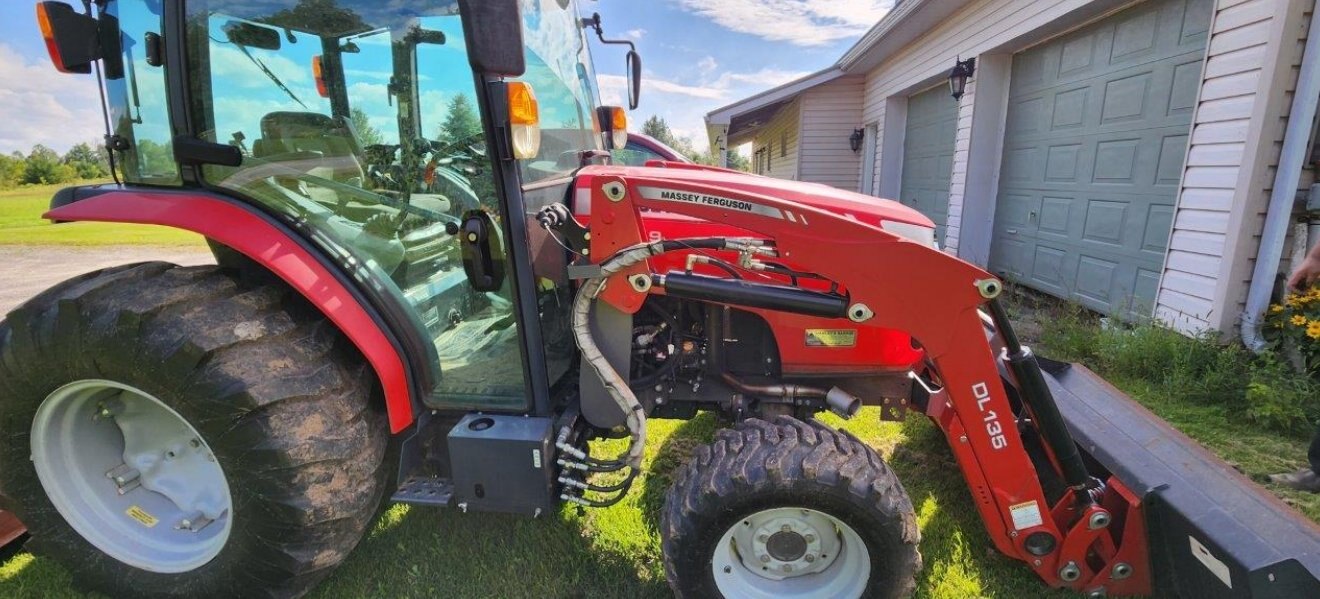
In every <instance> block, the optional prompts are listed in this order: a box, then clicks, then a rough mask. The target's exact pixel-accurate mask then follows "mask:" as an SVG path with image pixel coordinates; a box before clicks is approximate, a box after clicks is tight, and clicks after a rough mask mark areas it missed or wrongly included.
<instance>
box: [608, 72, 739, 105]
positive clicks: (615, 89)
mask: <svg viewBox="0 0 1320 599" xmlns="http://www.w3.org/2000/svg"><path fill="white" fill-rule="evenodd" d="M596 84H597V85H598V86H599V87H600V94H601V98H602V101H603V102H605V103H606V104H614V103H617V102H613V101H612V100H614V99H621V98H623V97H625V95H626V93H627V90H628V78H627V77H625V76H623V75H597V76H596ZM648 93H660V94H673V95H679V96H688V97H690V98H705V99H707V100H718V99H720V98H723V97H724V95H725V94H724V90H722V89H718V88H714V87H702V86H695V85H683V84H681V83H674V82H673V81H665V80H664V79H657V78H655V77H645V76H643V78H642V95H643V96H645V95H646V94H648Z"/></svg>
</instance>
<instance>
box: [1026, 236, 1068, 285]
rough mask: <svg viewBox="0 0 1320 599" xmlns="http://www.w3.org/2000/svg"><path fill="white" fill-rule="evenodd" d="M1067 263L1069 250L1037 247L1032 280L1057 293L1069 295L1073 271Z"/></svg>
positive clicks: (1033, 258)
mask: <svg viewBox="0 0 1320 599" xmlns="http://www.w3.org/2000/svg"><path fill="white" fill-rule="evenodd" d="M1067 263H1068V252H1067V250H1064V249H1062V248H1056V247H1050V246H1047V245H1037V246H1036V247H1035V251H1034V255H1033V256H1032V263H1031V280H1032V281H1034V282H1035V283H1036V284H1037V285H1040V286H1043V287H1045V288H1046V289H1049V290H1053V291H1055V292H1056V293H1060V294H1067V293H1068V287H1069V279H1070V278H1071V277H1069V276H1068V275H1069V273H1070V271H1071V270H1072V269H1071V268H1068V264H1067Z"/></svg>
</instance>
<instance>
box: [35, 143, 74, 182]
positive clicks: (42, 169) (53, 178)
mask: <svg viewBox="0 0 1320 599" xmlns="http://www.w3.org/2000/svg"><path fill="white" fill-rule="evenodd" d="M76 178H78V172H77V171H76V170H74V169H73V167H71V166H69V165H67V164H64V163H63V162H62V161H61V160H60V155H59V154H56V153H55V150H52V149H50V148H47V147H46V146H43V145H41V144H37V145H35V146H32V151H31V152H29V153H28V155H27V161H26V166H25V168H24V169H23V181H22V182H23V183H27V184H29V185H47V184H50V183H64V182H66V181H72V180H74V179H76Z"/></svg>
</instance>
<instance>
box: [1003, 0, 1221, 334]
mask: <svg viewBox="0 0 1320 599" xmlns="http://www.w3.org/2000/svg"><path fill="white" fill-rule="evenodd" d="M1211 6H1212V3H1211V0H1151V1H1149V2H1145V3H1142V4H1139V5H1137V6H1135V7H1133V8H1130V9H1127V10H1125V11H1122V12H1120V13H1118V14H1116V15H1114V16H1112V17H1110V18H1108V19H1105V20H1102V21H1099V22H1096V23H1094V24H1092V25H1089V26H1087V27H1084V28H1082V29H1080V30H1078V31H1075V32H1072V33H1069V34H1065V35H1064V36H1061V37H1060V38H1057V39H1055V40H1052V41H1050V42H1047V43H1045V44H1042V45H1041V46H1038V47H1035V48H1031V49H1028V50H1025V51H1023V52H1021V53H1019V54H1018V55H1016V56H1014V59H1013V75H1012V77H1013V78H1012V81H1011V83H1010V89H1009V108H1008V115H1007V116H1008V119H1007V127H1006V132H1005V140H1004V158H1003V160H1002V162H1001V164H1002V167H1001V172H1000V190H999V198H1000V199H999V207H998V208H997V213H996V218H995V224H994V227H995V230H994V241H993V242H992V251H991V268H992V269H995V270H1000V271H1003V272H1004V274H1005V276H1008V277H1010V278H1016V279H1017V280H1020V281H1023V282H1027V283H1029V284H1031V285H1033V286H1037V287H1039V288H1041V289H1042V290H1045V291H1048V292H1050V293H1054V294H1056V295H1061V296H1063V297H1068V298H1073V299H1078V300H1080V301H1083V302H1084V303H1086V304H1087V305H1089V306H1091V307H1093V308H1096V309H1099V310H1104V311H1106V312H1111V313H1128V311H1130V310H1132V309H1133V308H1134V306H1142V307H1143V308H1149V307H1150V304H1151V303H1152V302H1153V299H1154V294H1155V293H1156V292H1157V287H1158V280H1159V276H1158V273H1159V272H1161V270H1162V263H1163V258H1164V253H1165V246H1166V245H1167V243H1168V237H1169V230H1170V227H1171V226H1172V224H1173V223H1172V221H1173V208H1172V206H1173V203H1174V200H1175V197H1176V194H1177V189H1178V183H1179V179H1180V178H1181V175H1182V172H1183V163H1184V162H1185V160H1186V149H1187V136H1188V134H1189V131H1190V128H1191V112H1192V107H1193V106H1195V104H1196V97H1197V92H1198V91H1199V84H1200V71H1201V62H1202V57H1203V55H1204V51H1205V41H1206V35H1205V32H1206V29H1207V27H1208V23H1209V14H1210V12H1209V10H1210V8H1211ZM1028 198H1029V199H1028ZM1001 240H1003V241H1002V242H1001ZM1000 245H1003V246H1005V247H1006V248H1007V249H1005V250H1004V251H995V248H997V247H999V246H1000Z"/></svg>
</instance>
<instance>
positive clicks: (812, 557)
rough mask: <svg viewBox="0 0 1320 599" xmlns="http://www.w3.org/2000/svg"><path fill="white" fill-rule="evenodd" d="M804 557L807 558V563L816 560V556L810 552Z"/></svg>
mask: <svg viewBox="0 0 1320 599" xmlns="http://www.w3.org/2000/svg"><path fill="white" fill-rule="evenodd" d="M802 559H805V560H807V563H808V564H810V563H811V562H814V561H816V556H815V555H812V554H810V553H808V554H807V555H806V557H803V558H802Z"/></svg>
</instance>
